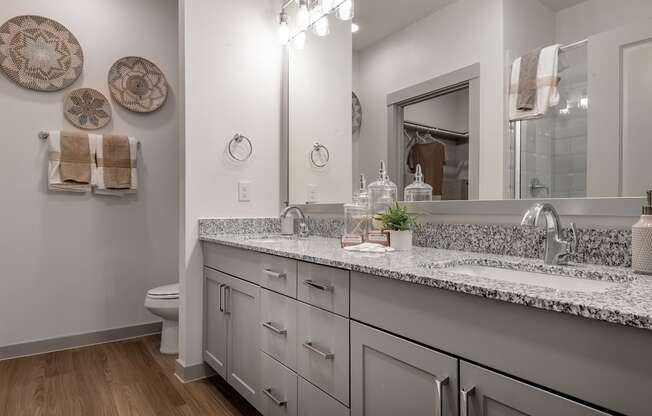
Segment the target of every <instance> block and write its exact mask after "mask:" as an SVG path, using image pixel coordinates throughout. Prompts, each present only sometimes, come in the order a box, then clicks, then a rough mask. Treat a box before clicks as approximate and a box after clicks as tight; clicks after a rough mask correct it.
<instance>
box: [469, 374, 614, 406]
mask: <svg viewBox="0 0 652 416" xmlns="http://www.w3.org/2000/svg"><path fill="white" fill-rule="evenodd" d="M605 382H608V381H605ZM460 385H461V388H460V397H461V403H460V415H461V416H550V415H555V416H608V415H607V414H606V413H603V412H600V411H597V410H594V409H591V408H589V407H586V406H584V405H581V404H578V403H576V402H573V401H571V400H568V399H565V398H563V397H560V396H557V395H554V394H552V393H549V392H547V391H544V390H541V389H539V388H536V387H534V386H531V385H529V384H525V383H521V382H519V381H516V380H513V379H511V378H508V377H505V376H503V375H500V374H497V373H494V372H492V371H489V370H486V369H483V368H481V367H478V366H475V365H473V364H469V363H466V362H464V361H461V362H460Z"/></svg>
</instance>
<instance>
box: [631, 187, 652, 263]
mask: <svg viewBox="0 0 652 416" xmlns="http://www.w3.org/2000/svg"><path fill="white" fill-rule="evenodd" d="M632 268H633V269H634V271H635V272H636V273H641V274H649V275H652V190H651V191H647V201H646V204H645V205H644V206H643V215H641V219H640V220H639V221H638V222H637V223H636V224H634V226H633V227H632Z"/></svg>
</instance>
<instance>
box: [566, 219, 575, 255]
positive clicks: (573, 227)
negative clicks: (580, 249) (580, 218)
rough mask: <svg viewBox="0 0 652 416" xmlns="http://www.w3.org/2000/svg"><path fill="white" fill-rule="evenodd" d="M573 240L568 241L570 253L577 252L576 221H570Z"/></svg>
mask: <svg viewBox="0 0 652 416" xmlns="http://www.w3.org/2000/svg"><path fill="white" fill-rule="evenodd" d="M570 232H571V234H572V235H571V241H569V242H568V245H569V248H568V254H575V253H577V227H576V226H575V223H574V222H571V223H570Z"/></svg>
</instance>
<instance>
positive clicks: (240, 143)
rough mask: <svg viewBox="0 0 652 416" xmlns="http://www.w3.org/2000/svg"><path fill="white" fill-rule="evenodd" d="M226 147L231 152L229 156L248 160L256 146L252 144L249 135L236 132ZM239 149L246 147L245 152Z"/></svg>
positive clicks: (234, 158)
mask: <svg viewBox="0 0 652 416" xmlns="http://www.w3.org/2000/svg"><path fill="white" fill-rule="evenodd" d="M226 147H227V151H228V152H229V156H231V157H232V158H233V160H237V161H238V162H245V161H247V160H248V159H249V158H250V157H251V154H252V153H253V151H254V146H253V145H252V144H251V140H249V138H248V137H247V136H244V135H242V134H240V133H236V135H235V136H233V138H232V139H231V140H230V141H229V144H228V145H227V146H226ZM238 149H244V152H242V151H239V150H238Z"/></svg>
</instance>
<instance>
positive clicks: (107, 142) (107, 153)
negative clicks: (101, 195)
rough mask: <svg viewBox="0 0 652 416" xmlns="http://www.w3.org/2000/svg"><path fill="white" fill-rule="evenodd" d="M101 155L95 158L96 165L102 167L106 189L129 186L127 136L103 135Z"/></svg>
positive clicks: (129, 157)
mask: <svg viewBox="0 0 652 416" xmlns="http://www.w3.org/2000/svg"><path fill="white" fill-rule="evenodd" d="M102 156H103V157H102V159H99V158H98V159H97V166H99V167H102V168H104V186H105V187H106V188H107V189H129V188H131V153H130V151H129V138H128V137H127V136H112V135H106V136H104V138H103V140H102Z"/></svg>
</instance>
